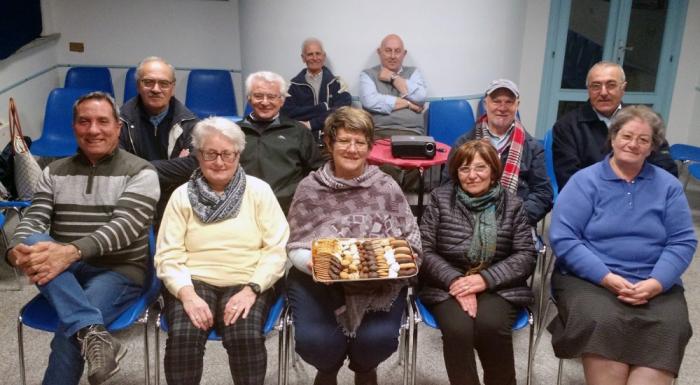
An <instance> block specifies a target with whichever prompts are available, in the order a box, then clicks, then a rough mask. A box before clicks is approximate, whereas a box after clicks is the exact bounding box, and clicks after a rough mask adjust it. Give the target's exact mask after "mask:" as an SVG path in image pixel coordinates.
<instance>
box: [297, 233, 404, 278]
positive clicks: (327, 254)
mask: <svg viewBox="0 0 700 385" xmlns="http://www.w3.org/2000/svg"><path fill="white" fill-rule="evenodd" d="M311 250H312V255H313V273H314V278H315V279H316V280H317V281H343V280H363V279H386V278H405V277H411V276H414V275H416V273H417V272H418V269H417V266H416V263H415V260H414V258H413V253H412V252H411V247H410V246H409V244H408V242H406V241H405V240H402V239H394V238H368V239H356V238H344V239H319V240H316V241H314V243H313V245H312V249H311Z"/></svg>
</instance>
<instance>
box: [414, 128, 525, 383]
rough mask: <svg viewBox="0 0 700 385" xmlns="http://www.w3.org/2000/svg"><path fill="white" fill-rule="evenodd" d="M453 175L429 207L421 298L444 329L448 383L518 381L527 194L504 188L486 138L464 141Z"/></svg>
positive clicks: (424, 232)
mask: <svg viewBox="0 0 700 385" xmlns="http://www.w3.org/2000/svg"><path fill="white" fill-rule="evenodd" d="M448 168H449V172H450V176H451V178H452V183H449V184H447V185H444V186H441V187H439V188H437V189H436V190H434V191H433V193H432V202H431V203H430V205H429V206H428V207H426V211H425V213H424V214H423V221H422V223H421V226H420V229H421V238H422V242H423V252H424V256H423V266H422V267H421V272H420V279H421V283H422V285H423V287H422V289H421V291H420V293H419V296H420V299H421V301H423V303H425V304H426V306H427V307H428V308H429V309H430V310H431V311H432V313H433V314H434V315H435V318H436V319H437V321H438V324H439V325H440V330H441V331H442V335H443V345H444V346H443V353H444V356H445V366H446V368H447V375H448V377H449V379H450V384H452V385H456V384H460V385H461V384H479V383H480V382H479V376H478V374H477V369H476V361H475V355H474V349H476V350H477V351H478V353H479V358H480V360H481V362H482V365H483V367H484V382H485V384H486V385H490V384H499V385H509V384H515V364H514V360H513V343H512V335H511V325H512V323H513V322H514V320H515V317H516V316H517V313H518V310H519V309H520V307H522V306H525V305H528V304H530V303H531V302H532V300H533V295H532V292H531V290H530V288H528V286H527V282H526V280H527V278H528V277H529V276H530V275H531V274H532V272H533V270H534V268H535V262H536V252H535V247H534V244H533V240H532V228H531V226H530V225H529V223H528V218H527V213H526V212H525V209H524V208H523V205H522V201H521V200H520V198H518V197H517V196H515V195H513V194H511V193H509V192H507V191H506V190H505V189H503V188H501V186H500V184H499V183H498V181H499V179H500V177H501V162H500V159H499V156H498V153H497V152H496V150H495V149H494V148H493V147H492V146H491V145H490V144H489V143H487V142H484V141H472V142H467V143H465V144H463V145H462V146H460V147H459V148H458V149H457V150H456V151H455V156H454V157H453V158H452V159H451V161H450V164H449V165H448Z"/></svg>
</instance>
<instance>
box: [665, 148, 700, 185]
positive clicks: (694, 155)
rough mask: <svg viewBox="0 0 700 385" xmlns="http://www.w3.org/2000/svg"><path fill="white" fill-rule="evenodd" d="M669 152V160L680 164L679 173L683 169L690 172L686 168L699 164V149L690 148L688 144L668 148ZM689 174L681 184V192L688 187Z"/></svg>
mask: <svg viewBox="0 0 700 385" xmlns="http://www.w3.org/2000/svg"><path fill="white" fill-rule="evenodd" d="M669 152H670V153H671V158H672V159H673V160H675V161H677V162H680V163H681V171H682V169H685V170H686V171H688V172H690V170H689V168H688V166H689V165H690V164H692V163H697V162H700V147H696V146H691V145H689V144H682V143H676V144H674V145H672V146H671V147H669ZM690 176H691V174H690V173H688V175H687V176H686V178H685V181H684V182H683V190H685V188H686V187H688V181H690Z"/></svg>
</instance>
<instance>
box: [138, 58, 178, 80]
mask: <svg viewBox="0 0 700 385" xmlns="http://www.w3.org/2000/svg"><path fill="white" fill-rule="evenodd" d="M151 62H160V63H163V64H165V65H166V66H168V68H170V75H171V76H172V79H173V81H175V67H173V66H172V64H170V63H168V62H167V61H165V59H163V58H162V57H158V56H149V57H147V58H145V59H143V60H141V62H140V63H139V65H138V67H136V81H138V80H139V79H141V75H143V66H144V65H146V64H148V63H151Z"/></svg>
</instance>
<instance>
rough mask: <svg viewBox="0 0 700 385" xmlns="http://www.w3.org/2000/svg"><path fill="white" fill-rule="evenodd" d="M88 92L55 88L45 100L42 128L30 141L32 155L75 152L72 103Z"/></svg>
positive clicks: (64, 155) (63, 155)
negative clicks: (35, 138)
mask: <svg viewBox="0 0 700 385" xmlns="http://www.w3.org/2000/svg"><path fill="white" fill-rule="evenodd" d="M88 92H90V90H87V89H83V88H56V89H54V90H53V91H51V93H50V94H49V98H48V99H47V100H46V110H45V112H44V129H43V131H42V132H41V137H40V138H39V139H37V140H35V141H34V142H32V146H31V152H32V155H38V156H51V157H66V156H71V155H73V154H75V152H76V150H77V148H78V142H76V140H75V135H74V134H73V104H74V103H75V101H76V100H78V98H80V97H81V96H83V95H85V94H86V93H88Z"/></svg>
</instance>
